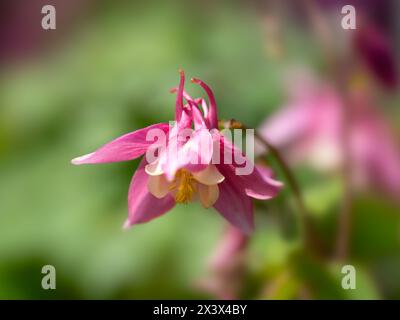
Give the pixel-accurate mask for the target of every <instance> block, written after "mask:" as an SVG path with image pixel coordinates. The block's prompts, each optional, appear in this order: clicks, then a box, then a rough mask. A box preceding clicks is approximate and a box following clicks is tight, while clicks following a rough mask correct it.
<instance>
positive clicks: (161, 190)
mask: <svg viewBox="0 0 400 320" xmlns="http://www.w3.org/2000/svg"><path fill="white" fill-rule="evenodd" d="M170 186H171V183H170V182H168V181H167V179H166V178H165V176H164V175H159V176H149V180H148V182H147V188H148V189H149V192H150V193H151V194H152V195H153V196H155V197H156V198H158V199H161V198H164V197H165V196H166V195H167V194H168V192H169V187H170Z"/></svg>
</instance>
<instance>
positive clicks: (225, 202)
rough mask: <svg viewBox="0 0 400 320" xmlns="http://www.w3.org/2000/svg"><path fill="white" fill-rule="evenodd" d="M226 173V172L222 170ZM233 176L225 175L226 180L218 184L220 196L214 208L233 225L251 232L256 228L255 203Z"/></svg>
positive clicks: (246, 232)
mask: <svg viewBox="0 0 400 320" xmlns="http://www.w3.org/2000/svg"><path fill="white" fill-rule="evenodd" d="M221 173H222V174H224V175H225V172H224V171H223V170H221ZM232 178H233V177H232V176H230V175H225V180H224V181H223V182H222V183H220V184H218V187H219V197H218V200H217V202H216V203H215V204H214V208H215V209H216V210H217V211H218V212H219V213H220V214H221V215H222V216H223V217H224V218H225V219H226V220H228V221H229V222H230V223H231V224H232V225H234V226H235V227H237V228H239V229H240V230H242V231H243V232H244V233H245V234H250V233H251V232H252V231H253V229H254V218H253V203H252V200H251V198H250V197H248V196H247V195H246V193H245V191H244V189H243V188H242V187H241V186H240V185H238V184H237V183H236V182H235V180H234V179H232Z"/></svg>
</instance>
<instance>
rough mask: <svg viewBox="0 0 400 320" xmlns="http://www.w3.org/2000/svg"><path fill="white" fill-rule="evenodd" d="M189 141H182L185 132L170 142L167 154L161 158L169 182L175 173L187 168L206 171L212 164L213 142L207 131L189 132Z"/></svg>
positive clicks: (166, 150)
mask: <svg viewBox="0 0 400 320" xmlns="http://www.w3.org/2000/svg"><path fill="white" fill-rule="evenodd" d="M187 133H190V134H191V136H190V138H189V140H187V141H186V142H185V141H182V138H183V132H182V131H181V132H180V133H178V135H177V136H175V137H172V138H171V139H170V140H169V144H168V146H167V148H166V149H165V152H164V153H163V154H162V155H161V157H160V163H161V167H162V169H163V171H164V173H165V175H166V176H167V179H168V180H170V181H171V180H172V179H173V178H174V176H175V173H176V172H177V171H178V170H179V169H181V168H186V169H188V170H189V171H193V172H197V171H201V170H204V169H205V168H206V167H207V166H208V165H209V164H210V162H211V158H212V153H213V140H212V137H211V134H210V132H209V131H208V130H207V129H201V130H196V131H187Z"/></svg>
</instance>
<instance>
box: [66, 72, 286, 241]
mask: <svg viewBox="0 0 400 320" xmlns="http://www.w3.org/2000/svg"><path fill="white" fill-rule="evenodd" d="M184 82H185V76H184V73H183V72H182V71H181V77H180V83H179V87H178V88H177V89H173V91H176V92H177V98H176V110H175V123H174V125H168V124H166V123H160V124H155V125H152V126H149V127H146V128H143V129H140V130H137V131H134V132H131V133H128V134H126V135H123V136H121V137H119V138H117V139H115V140H113V141H111V142H109V143H107V144H106V145H104V146H103V147H101V148H100V149H98V150H97V151H95V152H93V153H90V154H87V155H84V156H82V157H78V158H75V159H73V160H72V163H73V164H86V163H106V162H117V161H127V160H132V159H136V158H138V157H140V156H142V155H143V154H145V153H146V157H143V159H142V161H141V162H140V164H139V166H138V168H137V170H136V172H135V174H134V176H133V178H132V181H131V184H130V187H129V192H128V208H129V216H128V219H127V220H126V222H125V224H124V227H125V228H128V227H130V226H132V225H134V224H137V223H142V222H146V221H149V220H152V219H154V218H156V217H158V216H160V215H162V214H164V213H165V212H167V211H168V210H170V209H172V208H173V207H174V206H175V204H177V203H188V202H191V201H193V200H196V199H198V200H199V201H200V202H201V204H202V205H203V206H204V207H205V208H209V207H211V206H213V207H214V208H215V209H216V210H217V211H218V212H219V213H220V214H221V215H222V216H223V217H225V218H226V219H227V220H228V221H229V222H230V223H231V224H233V225H234V226H236V227H238V228H240V229H241V230H242V231H243V232H245V233H247V234H248V233H250V232H251V231H252V229H253V207H252V199H251V198H256V199H270V198H272V197H274V196H276V194H277V193H278V191H279V190H280V188H281V183H280V182H278V181H275V180H274V179H272V177H271V174H270V172H269V171H265V170H259V169H258V168H257V166H254V169H253V171H252V172H250V174H248V175H237V174H236V169H237V168H239V167H241V166H243V163H242V162H243V161H241V164H238V163H237V162H236V161H232V163H227V164H225V163H223V162H224V159H226V158H227V155H232V154H233V155H234V157H233V158H234V159H237V157H235V156H237V155H238V154H239V155H240V156H241V160H244V162H245V164H247V163H248V162H249V161H250V160H249V159H247V158H246V157H245V156H243V154H242V153H241V151H240V150H238V149H237V148H236V147H235V146H234V145H233V143H232V142H230V141H229V140H227V139H226V138H225V137H224V136H223V135H222V134H221V133H219V131H218V130H217V126H218V116H217V106H216V102H215V98H214V95H213V92H212V91H211V89H210V88H209V87H208V86H207V85H206V84H205V83H204V82H202V81H201V80H197V79H192V82H194V83H197V84H199V85H200V86H201V87H202V88H203V89H204V90H205V91H206V93H207V95H208V99H209V105H207V103H206V101H205V100H204V99H201V98H199V99H193V98H191V97H190V96H189V95H188V94H187V93H186V92H185V91H184ZM184 100H186V104H184ZM200 108H201V110H202V111H200ZM192 126H193V127H194V130H191V129H192ZM164 135H165V139H164V140H165V141H164V142H165V143H163V141H162V140H163V136H164ZM149 136H153V137H154V136H155V137H157V141H156V142H154V140H153V139H149ZM151 155H153V157H151ZM216 155H218V156H219V157H217V158H219V159H220V160H221V161H220V162H218V163H216V162H215V161H212V160H213V157H214V156H216Z"/></svg>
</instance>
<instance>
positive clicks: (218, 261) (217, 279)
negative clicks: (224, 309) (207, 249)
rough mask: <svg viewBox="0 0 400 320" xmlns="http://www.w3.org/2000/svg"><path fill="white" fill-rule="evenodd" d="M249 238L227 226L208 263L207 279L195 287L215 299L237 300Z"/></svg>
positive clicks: (243, 274) (241, 284) (244, 272)
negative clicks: (208, 273)
mask: <svg viewBox="0 0 400 320" xmlns="http://www.w3.org/2000/svg"><path fill="white" fill-rule="evenodd" d="M248 244H249V237H247V236H246V235H245V234H243V233H242V232H240V230H238V229H236V228H233V227H230V226H228V227H227V228H226V230H225V231H224V234H223V236H222V238H221V239H220V241H219V243H218V245H217V247H216V248H215V250H214V251H213V253H212V256H211V257H210V259H209V262H208V269H209V272H210V275H209V277H207V278H205V279H202V280H201V281H198V282H197V287H198V288H199V289H201V290H203V291H205V292H207V293H209V294H211V295H212V296H214V297H216V298H217V299H229V300H231V299H238V297H239V293H240V290H241V289H242V286H243V280H244V277H245V274H246V269H247V266H246V248H247V247H248Z"/></svg>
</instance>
